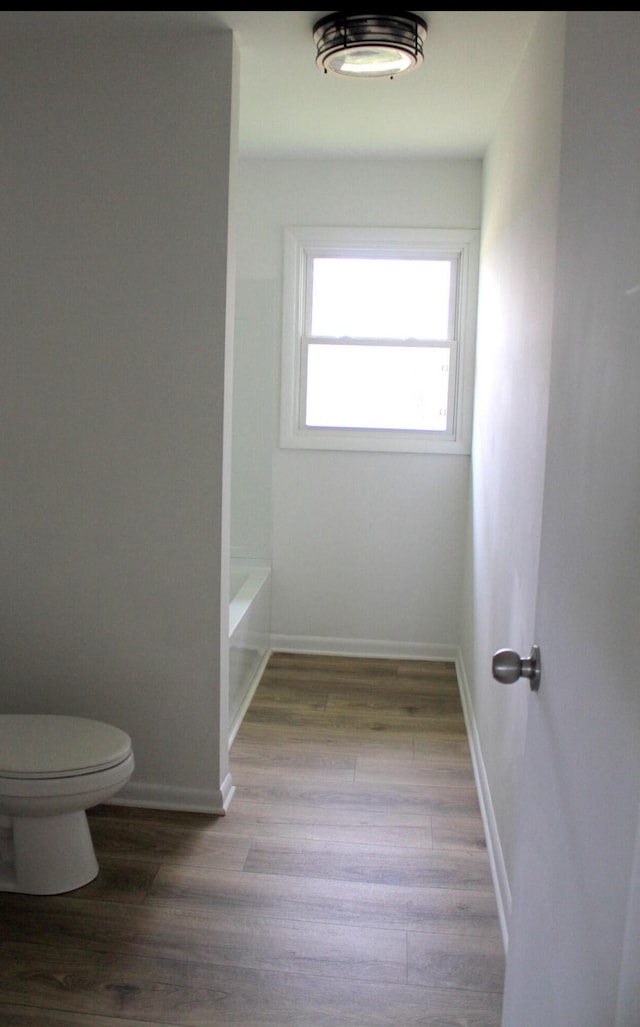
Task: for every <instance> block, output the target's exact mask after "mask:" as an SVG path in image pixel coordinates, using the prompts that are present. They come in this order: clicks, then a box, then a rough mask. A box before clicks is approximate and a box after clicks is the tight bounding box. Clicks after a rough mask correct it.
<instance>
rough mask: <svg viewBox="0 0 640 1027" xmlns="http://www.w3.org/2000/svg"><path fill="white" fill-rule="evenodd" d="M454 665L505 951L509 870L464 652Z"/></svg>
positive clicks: (508, 907) (507, 923) (458, 654)
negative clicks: (463, 656) (465, 665)
mask: <svg viewBox="0 0 640 1027" xmlns="http://www.w3.org/2000/svg"><path fill="white" fill-rule="evenodd" d="M455 662H456V673H457V675H458V684H459V688H460V700H461V702H462V709H463V711H464V719H465V724H466V727H467V736H468V738H469V748H470V750H471V760H472V763H473V773H474V776H475V779H476V789H477V792H478V801H479V803H480V812H481V814H482V822H483V824H484V832H485V837H486V840H487V852H488V855H489V863H490V866H491V876H492V878H493V887H494V890H495V893H496V902H497V904H498V916H499V918H500V929H501V931H502V942H503V945H504V950H505V952H506V951H507V949H508V943H509V928H508V925H509V920H510V917H511V888H510V887H509V878H508V876H507V868H506V865H505V862H504V856H503V853H502V845H501V844H500V834H499V832H498V823H497V821H496V816H495V812H494V809H493V801H492V799H491V789H490V787H489V779H488V777H487V772H486V769H485V765H484V759H483V756H482V748H481V746H480V735H479V733H478V725H477V723H476V718H475V712H474V709H473V703H472V701H471V691H470V689H469V680H468V678H467V674H466V670H465V667H464V660H463V659H462V653H461V652H460V650H458V653H457V655H456V661H455Z"/></svg>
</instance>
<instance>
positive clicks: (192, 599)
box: [0, 12, 235, 808]
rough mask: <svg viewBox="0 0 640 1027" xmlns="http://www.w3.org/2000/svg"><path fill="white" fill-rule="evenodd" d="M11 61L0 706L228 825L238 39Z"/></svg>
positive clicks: (5, 124)
mask: <svg viewBox="0 0 640 1027" xmlns="http://www.w3.org/2000/svg"><path fill="white" fill-rule="evenodd" d="M30 13H31V12H26V15H25V17H26V19H27V20H28V16H29V14H30ZM6 40H7V36H5V42H6ZM3 51H4V52H3V59H2V64H1V72H0V74H1V75H2V84H1V91H2V97H3V102H2V130H1V131H2V149H3V159H2V165H1V174H2V181H1V188H0V195H1V197H2V204H3V210H2V225H3V230H2V234H1V237H0V247H1V249H2V265H3V268H4V271H3V275H2V282H3V291H4V295H3V304H2V307H3V346H2V373H1V375H0V388H1V389H2V433H1V437H2V490H3V498H2V509H3V519H2V557H1V559H2V565H1V566H2V569H1V577H2V583H3V585H2V649H1V651H2V675H1V679H0V709H2V710H3V711H25V712H28V711H31V710H34V711H35V710H39V711H50V712H55V713H71V714H79V715H85V716H89V717H95V718H97V719H102V720H106V721H111V722H113V723H115V724H117V725H119V726H121V727H122V728H124V729H125V730H126V731H128V732H129V733H130V734H131V736H132V739H133V744H134V750H135V756H136V761H137V769H136V771H135V775H134V778H133V779H132V782H131V784H130V786H129V792H128V794H129V796H130V797H131V798H132V799H135V800H136V801H138V802H149V803H150V804H152V805H154V804H156V805H162V804H164V803H169V804H171V803H173V802H175V803H176V804H177V805H193V806H198V807H200V806H202V807H204V808H218V807H219V806H220V803H221V802H222V801H223V799H224V792H225V788H227V787H228V782H227V752H226V746H224V745H223V746H220V745H219V736H220V735H219V732H220V725H219V719H220V708H221V707H222V710H223V711H225V710H226V705H227V704H226V696H225V698H224V700H223V701H222V704H221V701H220V692H221V691H222V692H224V690H225V689H226V687H227V685H226V661H227V645H226V636H225V631H226V621H225V618H226V616H227V606H226V601H225V602H224V603H222V604H221V594H224V596H225V600H226V584H225V583H224V577H225V566H224V563H225V560H224V554H225V553H226V551H227V549H228V544H227V542H228V540H227V539H226V538H225V535H226V533H227V532H228V514H227V512H226V511H227V507H228V497H227V495H226V491H225V489H224V488H223V480H224V475H225V473H226V472H225V459H226V449H225V447H226V445H227V443H226V440H225V435H224V417H225V410H224V402H223V400H224V385H225V374H227V375H228V374H229V367H228V366H226V364H225V333H226V330H227V323H226V322H227V290H228V287H229V280H228V270H227V260H228V246H227V237H228V232H229V188H230V187H229V181H230V171H232V170H233V154H234V146H235V143H234V131H235V128H234V117H233V112H232V40H231V35H230V34H208V33H206V32H205V33H203V32H192V33H188V34H182V33H181V32H180V31H179V30H176V31H173V32H171V33H170V34H166V35H164V36H163V35H160V34H153V35H152V34H149V33H148V32H145V31H144V29H142V28H139V29H135V28H130V29H128V28H127V27H126V24H125V19H122V24H121V26H120V30H119V31H118V32H117V33H113V32H110V33H108V34H107V33H105V34H102V35H99V34H93V33H92V34H81V35H78V36H73V35H71V34H70V33H65V34H63V33H59V34H52V33H51V32H49V33H47V34H46V35H43V36H40V37H38V36H36V37H33V36H31V35H29V34H27V37H26V38H18V37H16V38H15V39H14V40H13V42H12V43H11V45H5V46H4V47H3ZM221 589H222V593H221ZM224 715H226V714H224ZM220 733H221V736H222V738H224V739H226V724H225V725H224V727H223V729H222V731H221V732H220Z"/></svg>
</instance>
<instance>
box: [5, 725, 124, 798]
mask: <svg viewBox="0 0 640 1027" xmlns="http://www.w3.org/2000/svg"><path fill="white" fill-rule="evenodd" d="M130 755H131V739H130V738H129V735H127V734H126V733H125V732H124V731H121V730H120V728H117V727H113V726H112V725H111V724H103V723H102V722H100V721H96V720H90V719H88V718H86V717H68V716H57V715H54V714H35V713H27V714H3V715H2V716H0V779H2V778H4V779H10V780H14V781H34V780H47V779H49V780H50V779H52V778H56V779H57V778H68V777H79V776H82V775H85V774H95V773H98V772H101V771H105V770H108V769H109V768H111V767H117V766H119V765H120V764H121V763H124V762H125V761H127V760H128V757H129V756H130Z"/></svg>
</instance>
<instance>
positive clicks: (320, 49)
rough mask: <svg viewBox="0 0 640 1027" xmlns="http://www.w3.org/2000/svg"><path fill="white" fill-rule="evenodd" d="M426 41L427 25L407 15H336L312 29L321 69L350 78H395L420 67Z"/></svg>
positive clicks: (339, 13)
mask: <svg viewBox="0 0 640 1027" xmlns="http://www.w3.org/2000/svg"><path fill="white" fill-rule="evenodd" d="M426 38H427V23H426V21H424V20H423V19H422V18H419V17H418V15H417V14H411V13H410V12H408V11H400V12H399V13H398V14H350V13H349V12H348V11H337V12H336V13H335V14H329V15H327V16H326V17H324V18H321V19H320V21H317V22H316V23H315V25H314V26H313V39H314V42H315V44H316V46H317V54H316V64H317V65H318V67H319V68H320V69H321V70H322V71H324V73H325V74H327V72H332V73H333V74H334V75H345V76H347V77H349V78H394V77H395V76H396V75H402V74H404V73H405V72H407V71H412V70H413V69H414V68H418V67H420V65H421V64H422V61H423V59H424V54H423V43H424V40H425V39H426Z"/></svg>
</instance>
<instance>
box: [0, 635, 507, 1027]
mask: <svg viewBox="0 0 640 1027" xmlns="http://www.w3.org/2000/svg"><path fill="white" fill-rule="evenodd" d="M231 772H232V776H233V780H234V783H235V785H236V793H235V797H234V799H233V802H232V804H231V807H230V809H229V811H228V814H227V816H225V817H212V816H205V815H201V814H188V813H178V812H170V811H154V810H142V809H130V808H127V807H123V806H115V805H110V806H102V807H98V808H97V809H95V810H93V811H91V812H90V814H89V821H90V825H91V831H92V835H93V838H94V843H95V847H96V852H97V855H98V860H99V863H100V873H99V875H98V877H97V878H96V880H95V881H93V882H91V883H90V884H89V885H87V886H86V887H84V888H80V889H77V890H76V891H74V892H70V893H68V894H66V895H61V896H53V897H48V898H45V897H36V896H24V895H12V894H7V893H5V894H2V895H0V922H1V934H0V958H1V961H2V963H1V970H2V972H1V977H0V1024H1V1025H2V1027H150V1025H154V1027H187V1025H193V1027H214V1025H218V1024H220V1025H235V1027H418V1025H422V1027H428V1025H431V1027H436V1025H437V1027H499V1024H500V1019H501V1005H502V987H503V975H504V956H503V949H502V941H501V936H500V929H499V922H498V915H497V909H496V902H495V897H494V893H493V888H492V883H491V875H490V870H489V862H488V856H487V852H486V847H485V842H484V834H483V828H482V821H481V818H480V812H479V808H478V801H477V796H476V792H475V786H474V781H473V772H472V767H471V759H470V755H469V748H468V744H467V740H466V736H465V730H464V721H463V716H462V710H461V706H460V700H459V695H458V688H457V682H456V677H455V671H454V668H453V665H451V664H448V663H445V662H442V663H434V662H426V661H424V662H423V661H397V660H383V659H354V658H343V657H335V656H329V657H321V656H309V655H305V656H298V655H293V654H286V653H275V654H273V655H272V657H271V659H270V661H269V663H268V665H267V668H266V670H265V672H264V675H263V678H262V681H261V683H260V685H259V687H258V689H257V691H256V693H255V696H254V698H253V700H252V702H251V705H250V707H249V710H248V711H247V714H246V716H245V719H244V721H243V724H242V726H241V728H240V730H239V732H238V735H237V737H236V739H235V741H234V744H233V747H232V750H231Z"/></svg>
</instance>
